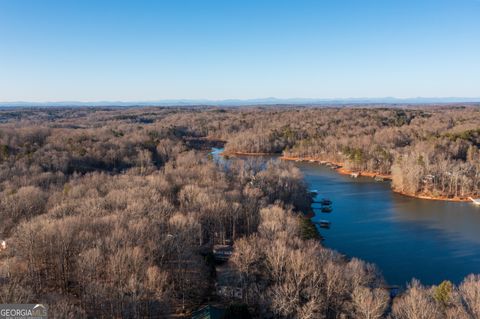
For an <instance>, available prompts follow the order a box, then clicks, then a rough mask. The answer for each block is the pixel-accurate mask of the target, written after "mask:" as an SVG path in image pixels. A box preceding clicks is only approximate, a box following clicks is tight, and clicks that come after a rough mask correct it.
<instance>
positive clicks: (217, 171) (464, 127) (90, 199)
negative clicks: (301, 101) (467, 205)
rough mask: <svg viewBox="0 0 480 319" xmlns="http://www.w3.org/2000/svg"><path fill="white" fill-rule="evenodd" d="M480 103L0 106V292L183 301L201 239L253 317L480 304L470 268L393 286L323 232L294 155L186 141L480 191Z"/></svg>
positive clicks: (145, 304) (54, 299)
mask: <svg viewBox="0 0 480 319" xmlns="http://www.w3.org/2000/svg"><path fill="white" fill-rule="evenodd" d="M476 112H477V111H476V110H475V109H471V108H462V109H450V108H448V109H417V110H397V109H348V110H344V109H310V108H305V109H301V108H297V109H295V108H284V109H275V108H240V109H231V110H230V109H229V110H224V109H221V108H140V109H112V108H111V109H101V108H88V109H39V110H35V109H31V110H8V111H0V221H1V222H0V239H2V240H3V239H5V240H6V242H7V249H6V250H4V251H0V303H37V302H41V303H45V304H48V305H49V309H50V313H51V315H52V316H54V317H58V318H66V317H70V318H87V317H89V318H111V317H123V318H144V317H153V318H155V317H168V316H170V315H173V314H182V313H183V314H185V315H187V314H188V313H189V312H190V311H191V310H194V309H196V308H197V307H199V306H200V305H201V304H203V303H205V302H206V301H207V300H209V298H214V297H213V296H214V283H215V280H216V273H215V267H214V263H213V261H212V251H213V246H214V245H216V244H225V243H229V242H233V244H234V253H233V255H232V257H231V259H230V261H229V262H228V264H227V265H228V267H229V268H230V269H231V270H232V271H233V272H234V276H233V278H232V280H233V282H232V283H231V284H232V285H236V286H238V287H240V288H241V289H242V291H243V292H244V294H243V295H242V298H241V302H242V303H244V304H245V305H247V306H248V309H249V310H250V313H251V315H252V316H256V317H264V316H273V317H275V318H339V317H342V316H343V317H345V318H386V317H388V316H390V317H391V318H477V317H479V316H480V298H478V296H480V278H479V277H478V276H476V275H471V276H469V277H467V278H466V279H465V280H464V282H463V283H462V284H460V285H459V286H454V285H452V284H451V283H449V282H444V283H442V284H441V285H439V286H433V287H424V286H422V285H421V284H420V283H418V282H417V281H412V283H411V285H410V286H409V287H408V288H407V289H406V291H405V292H404V293H403V294H401V295H400V296H399V297H396V298H394V299H393V300H392V299H391V298H390V297H389V295H388V293H387V292H386V290H385V289H384V285H385V283H384V281H383V279H382V276H381V274H380V272H379V270H377V269H376V268H375V267H374V266H373V265H371V264H368V263H365V262H363V261H360V260H358V259H356V258H353V259H351V260H348V259H346V258H345V257H344V256H341V255H340V254H338V253H336V252H334V251H332V250H329V249H327V248H325V247H323V246H322V244H321V243H320V242H319V241H318V240H317V239H316V238H317V237H318V234H316V233H315V231H314V229H313V230H312V225H311V224H309V223H308V220H306V219H304V218H303V217H302V216H303V214H302V213H303V212H306V211H307V209H308V207H309V206H310V200H311V199H310V195H309V192H308V190H307V187H306V185H305V183H304V181H303V177H302V175H301V173H300V171H299V170H298V169H297V168H295V167H294V166H293V165H292V164H290V163H285V162H278V161H272V162H269V163H268V164H267V165H263V164H262V163H258V162H256V161H255V160H235V161H231V162H229V163H228V164H224V163H222V162H216V161H215V160H214V159H212V158H210V157H209V156H207V154H206V153H205V152H203V151H199V150H196V149H198V148H201V144H202V141H207V140H219V141H227V145H226V148H227V150H230V151H245V152H282V151H283V152H284V153H285V154H295V155H298V156H315V157H321V158H324V159H326V160H336V161H343V162H345V163H346V165H351V167H352V168H357V169H368V170H377V171H379V172H384V173H387V172H390V170H391V172H392V174H393V175H394V184H395V187H398V188H404V189H405V191H409V192H410V191H412V192H413V191H416V192H439V194H440V193H442V194H443V193H446V194H449V195H451V196H455V195H457V196H461V195H462V194H467V193H469V192H472V189H473V190H474V191H478V176H477V175H475V177H474V178H473V177H472V178H471V176H473V175H471V174H473V172H478V165H479V160H478V156H479V155H478V131H475V130H476V128H475V123H476V121H478V116H477V117H475V116H476V115H478V113H476ZM382 123H383V124H382ZM477 124H478V123H477ZM477 127H478V126H477ZM342 132H343V133H342ZM409 165H411V166H409ZM442 165H443V166H442ZM472 167H473V168H472ZM442 172H443V173H442ZM447 172H449V173H451V174H452V175H450V174H447ZM397 174H400V175H401V176H402V179H398V178H397V177H395V176H396V175H397ZM469 174H470V175H469ZM475 174H477V173H475ZM429 175H432V176H433V178H431V177H428V176H429ZM455 192H456V193H455ZM217 302H221V303H224V304H225V305H226V306H228V305H229V304H230V302H231V300H228V299H218V300H217ZM237 302H238V300H237Z"/></svg>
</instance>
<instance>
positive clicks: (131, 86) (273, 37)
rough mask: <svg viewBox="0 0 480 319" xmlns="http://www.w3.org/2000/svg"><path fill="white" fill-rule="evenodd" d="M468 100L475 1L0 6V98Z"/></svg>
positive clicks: (476, 85) (103, 0)
mask: <svg viewBox="0 0 480 319" xmlns="http://www.w3.org/2000/svg"><path fill="white" fill-rule="evenodd" d="M384 96H393V97H417V96H424V97H447V96H456V97H480V0H376V1H373V0H366V1H364V0H316V1H304V0H290V1H284V0H256V1H253V0H218V1H214V0H170V1H162V0H158V1H141V0H131V1H120V0H115V1H113V0H112V1H107V0H77V1H73V0H58V1H51V0H0V101H65V100H68V101H99V100H118V101H120V100H122V101H133V100H137V101H149V100H160V99H198V98H207V99H226V98H240V99H246V98H262V97H278V98H294V97H304V98H347V97H384Z"/></svg>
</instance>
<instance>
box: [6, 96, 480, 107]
mask: <svg viewBox="0 0 480 319" xmlns="http://www.w3.org/2000/svg"><path fill="white" fill-rule="evenodd" d="M432 103H433V104H448V103H480V98H461V97H442V98H426V97H416V98H394V97H384V98H345V99H311V98H308V99H307V98H291V99H279V98H274V97H269V98H262V99H244V100H242V99H227V100H208V99H198V100H197V99H173V100H158V101H98V102H78V101H60V102H23V101H16V102H0V107H3V108H5V107H92V106H103V107H107V106H119V107H135V106H194V105H210V106H247V105H343V104H432Z"/></svg>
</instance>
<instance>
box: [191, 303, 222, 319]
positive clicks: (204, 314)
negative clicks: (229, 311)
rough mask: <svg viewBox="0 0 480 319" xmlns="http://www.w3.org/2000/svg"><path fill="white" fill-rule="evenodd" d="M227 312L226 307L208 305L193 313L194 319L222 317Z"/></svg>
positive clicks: (218, 318) (219, 318) (217, 318)
mask: <svg viewBox="0 0 480 319" xmlns="http://www.w3.org/2000/svg"><path fill="white" fill-rule="evenodd" d="M224 314H225V310H224V309H220V308H217V307H214V306H212V305H206V306H203V307H202V308H200V309H198V310H197V311H194V312H193V313H192V319H221V318H223V315H224Z"/></svg>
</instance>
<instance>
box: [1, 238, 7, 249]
mask: <svg viewBox="0 0 480 319" xmlns="http://www.w3.org/2000/svg"><path fill="white" fill-rule="evenodd" d="M6 249H7V242H6V241H5V240H0V250H6Z"/></svg>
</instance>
